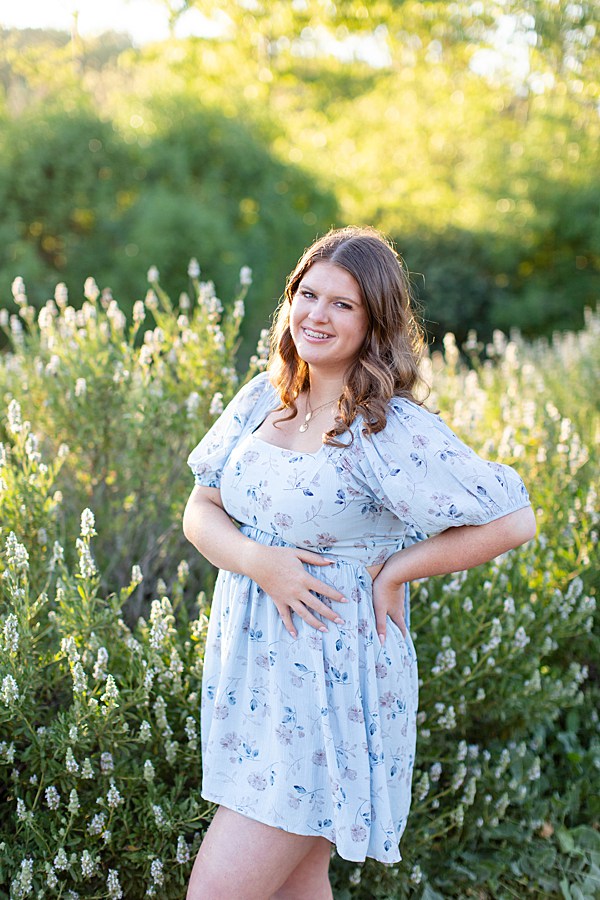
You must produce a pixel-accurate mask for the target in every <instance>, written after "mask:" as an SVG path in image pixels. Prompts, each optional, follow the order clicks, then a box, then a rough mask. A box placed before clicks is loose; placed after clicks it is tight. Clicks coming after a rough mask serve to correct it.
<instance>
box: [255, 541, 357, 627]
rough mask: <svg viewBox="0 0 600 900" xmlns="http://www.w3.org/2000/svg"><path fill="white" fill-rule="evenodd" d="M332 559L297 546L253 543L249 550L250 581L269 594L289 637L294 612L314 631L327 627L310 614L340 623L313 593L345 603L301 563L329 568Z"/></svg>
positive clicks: (342, 597) (336, 614) (339, 619)
mask: <svg viewBox="0 0 600 900" xmlns="http://www.w3.org/2000/svg"><path fill="white" fill-rule="evenodd" d="M332 562H333V560H331V559H327V558H326V557H324V556H322V555H321V554H320V553H313V552H312V551H310V550H301V549H300V548H298V547H276V546H266V545H264V544H259V543H255V544H254V547H253V548H252V549H251V550H250V551H249V558H248V565H247V566H245V568H246V569H247V571H248V574H249V575H250V577H251V578H252V580H253V581H255V582H256V584H258V586H259V587H261V588H262V589H263V591H264V592H265V593H266V594H268V595H269V597H270V598H271V599H272V600H273V603H274V604H275V606H276V607H277V610H278V612H279V615H280V616H281V620H282V622H283V624H284V625H285V627H286V629H287V630H288V631H289V633H290V634H291V636H292V637H293V638H296V637H297V636H298V633H297V631H296V629H295V628H294V624H293V622H292V613H293V612H295V613H296V614H297V615H299V616H300V618H301V619H304V621H305V622H306V623H307V625H311V626H312V627H313V628H316V629H317V630H318V631H327V626H326V625H324V624H323V622H321V621H319V619H317V618H316V616H315V615H313V613H318V614H319V615H321V616H323V618H325V619H330V620H331V621H332V622H336V623H337V624H343V622H344V620H343V619H342V618H341V617H340V616H339V615H338V613H337V612H335V611H334V610H333V609H330V607H329V606H327V605H326V604H325V603H323V601H322V600H319V598H318V597H316V596H315V594H314V593H313V591H314V592H316V593H317V594H322V595H323V596H324V597H329V599H330V600H335V601H337V602H341V603H347V602H348V601H347V599H346V597H344V596H343V594H341V593H340V592H339V591H338V590H336V589H335V588H334V587H331V586H330V585H328V584H325V583H324V582H323V581H320V580H319V579H318V578H316V577H315V576H314V575H311V574H310V572H307V571H306V569H305V567H304V565H303V563H309V564H310V565H313V566H330V565H331V563H332Z"/></svg>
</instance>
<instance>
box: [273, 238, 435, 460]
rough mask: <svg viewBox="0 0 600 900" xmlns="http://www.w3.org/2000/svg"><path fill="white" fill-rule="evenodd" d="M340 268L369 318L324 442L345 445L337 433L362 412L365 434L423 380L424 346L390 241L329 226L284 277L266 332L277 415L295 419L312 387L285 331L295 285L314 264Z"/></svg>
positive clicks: (375, 428) (406, 280) (405, 275)
mask: <svg viewBox="0 0 600 900" xmlns="http://www.w3.org/2000/svg"><path fill="white" fill-rule="evenodd" d="M322 261H326V262H330V263H333V264H335V265H336V266H339V267H340V268H342V269H345V270H346V271H347V272H349V273H350V275H352V277H353V278H354V279H355V281H356V282H357V284H358V286H359V289H360V293H361V297H362V301H363V303H364V305H365V309H366V311H367V316H368V323H369V324H368V331H367V336H366V338H365V341H364V344H363V346H362V348H361V350H360V352H359V354H358V356H357V358H356V360H355V361H354V363H353V364H352V366H351V367H350V369H349V371H348V373H347V377H346V384H345V386H344V390H343V392H342V395H341V397H340V398H339V401H338V415H337V416H336V420H335V423H336V424H335V426H334V428H332V429H331V430H330V431H328V432H327V433H326V435H325V438H324V440H325V443H328V444H332V445H334V446H344V445H345V444H344V442H342V441H340V440H338V438H339V436H340V435H342V434H344V432H346V431H348V430H349V428H350V425H351V424H352V422H354V420H355V418H356V416H357V415H358V414H361V415H362V416H363V419H364V423H365V428H364V430H365V432H366V433H367V434H369V433H376V432H378V431H381V430H382V429H383V428H385V426H386V422H387V416H386V407H387V404H388V402H389V400H390V399H391V398H392V397H406V398H408V399H409V400H412V401H413V402H415V403H419V404H422V401H420V400H417V399H416V398H415V396H414V394H413V391H414V389H415V388H416V387H417V386H418V385H419V384H420V383H421V377H420V375H419V361H420V359H421V357H422V354H423V351H424V348H425V335H424V331H423V329H422V327H421V325H420V324H419V322H418V321H417V318H416V315H415V309H414V300H413V298H412V295H411V288H410V280H409V276H408V272H407V271H406V268H405V266H404V264H403V262H402V260H401V259H400V257H399V256H398V254H397V253H396V251H395V250H394V248H393V246H392V245H391V243H390V242H389V241H388V240H387V239H386V238H385V237H384V236H383V235H382V234H380V233H379V232H378V231H376V230H375V229H374V228H359V227H356V226H349V227H347V228H339V229H332V230H331V231H329V232H328V233H327V234H326V235H324V236H323V237H321V238H319V239H318V240H317V241H315V243H314V244H312V245H311V246H310V247H309V248H308V249H307V250H306V251H305V252H304V254H303V256H302V258H301V259H300V260H299V262H298V264H297V265H296V267H295V269H294V270H293V272H291V274H290V275H289V276H288V278H287V281H286V288H285V293H284V295H283V297H282V299H281V302H280V304H279V306H278V307H277V310H276V312H275V316H274V319H273V325H272V328H271V334H270V341H271V347H270V355H269V363H268V371H269V377H270V380H271V382H272V384H273V386H274V387H275V388H276V390H277V392H278V393H279V397H280V400H281V406H280V407H279V409H281V410H289V415H287V416H283V417H282V418H281V419H279V420H278V421H287V420H288V419H293V418H294V417H295V416H296V415H297V414H298V409H297V406H296V398H297V397H298V395H299V394H300V393H301V392H302V391H305V390H308V389H309V387H310V374H309V367H308V365H307V364H306V363H305V362H304V360H302V359H300V357H299V356H298V353H297V352H296V346H295V344H294V341H293V340H292V335H291V331H290V310H291V306H292V303H293V301H294V296H295V294H296V291H297V290H298V285H299V284H300V282H301V281H302V279H303V278H304V276H305V275H306V273H307V272H308V270H309V269H310V267H311V266H312V265H314V263H316V262H322Z"/></svg>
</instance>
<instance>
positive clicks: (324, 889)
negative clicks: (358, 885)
mask: <svg viewBox="0 0 600 900" xmlns="http://www.w3.org/2000/svg"><path fill="white" fill-rule="evenodd" d="M330 859H331V844H330V843H329V841H324V842H323V843H320V844H317V845H316V847H313V849H312V850H310V851H309V853H307V854H306V856H305V857H304V859H303V860H302V862H300V863H298V865H297V866H296V868H295V869H294V871H293V872H292V874H291V875H290V876H289V878H288V879H287V881H286V882H285V884H282V885H281V887H280V888H279V890H278V891H275V893H274V894H273V895H272V897H271V900H333V894H332V892H331V884H330V883H329V874H328V873H329V860H330Z"/></svg>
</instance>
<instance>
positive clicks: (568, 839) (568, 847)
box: [556, 827, 575, 885]
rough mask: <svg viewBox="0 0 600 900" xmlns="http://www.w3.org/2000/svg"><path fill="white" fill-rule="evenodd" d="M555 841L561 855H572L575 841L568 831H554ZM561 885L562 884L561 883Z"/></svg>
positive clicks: (563, 829)
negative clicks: (561, 852)
mask: <svg viewBox="0 0 600 900" xmlns="http://www.w3.org/2000/svg"><path fill="white" fill-rule="evenodd" d="M556 839H557V841H558V843H559V846H560V849H561V850H562V851H563V853H572V852H573V851H574V849H575V841H574V840H573V836H572V834H571V832H570V831H568V830H567V829H566V828H562V827H561V828H557V829H556ZM561 885H562V882H561Z"/></svg>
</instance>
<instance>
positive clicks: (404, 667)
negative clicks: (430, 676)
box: [188, 373, 529, 863]
mask: <svg viewBox="0 0 600 900" xmlns="http://www.w3.org/2000/svg"><path fill="white" fill-rule="evenodd" d="M278 405H279V402H278V398H277V395H276V392H275V391H274V389H273V387H272V386H271V384H270V383H269V380H268V376H267V374H266V373H262V374H261V375H258V376H256V378H254V379H252V381H250V382H249V383H248V384H247V385H245V386H244V387H243V388H242V389H241V391H240V392H239V393H238V394H237V396H236V397H235V398H234V399H233V400H232V402H231V403H230V404H229V405H228V407H227V408H226V410H225V411H224V413H223V414H222V415H221V416H220V418H219V419H218V420H217V421H216V422H215V424H214V425H213V427H212V428H211V429H210V430H209V432H208V433H207V434H206V435H205V437H204V438H203V439H202V441H200V443H199V444H198V445H197V447H196V448H195V449H194V450H193V451H192V453H191V454H190V456H189V459H188V463H189V465H190V467H191V469H192V471H193V473H194V475H195V480H196V483H197V484H199V485H204V486H207V487H213V488H219V489H220V492H221V499H222V502H223V505H224V508H225V509H226V511H227V512H228V514H229V515H230V516H231V517H232V518H233V519H234V520H236V521H237V522H238V523H239V524H240V527H241V530H242V532H243V533H244V534H245V535H247V536H248V537H249V538H250V539H252V540H255V541H258V542H259V543H263V544H265V545H275V546H294V547H302V548H306V549H310V550H313V551H314V552H317V553H324V554H326V555H327V556H328V558H330V559H333V560H334V563H333V564H332V565H331V566H327V567H319V566H313V565H309V564H306V569H307V571H309V572H310V573H311V574H313V575H315V576H316V577H317V578H319V579H321V580H323V581H325V582H327V583H329V584H331V585H333V586H334V587H336V588H337V589H338V590H339V591H340V592H341V593H342V594H344V596H346V597H347V598H348V599H349V603H347V604H345V605H344V607H343V609H341V611H340V615H342V616H343V618H344V623H343V625H336V624H334V623H332V622H330V621H327V622H326V625H327V629H328V630H327V631H326V632H323V633H321V632H318V631H316V630H315V629H314V628H312V627H311V626H309V625H307V624H306V623H305V622H304V620H302V619H300V618H299V617H297V616H294V621H295V624H296V628H297V631H298V637H297V639H296V640H294V639H293V638H292V637H291V636H290V635H289V633H288V632H287V631H286V629H285V627H284V625H283V623H282V621H281V619H280V617H279V614H278V612H277V609H276V607H275V605H274V603H273V602H272V601H271V599H270V598H269V597H268V596H267V595H266V594H265V593H264V591H262V590H261V588H259V587H258V585H256V584H255V583H254V582H253V581H252V580H251V579H249V578H247V577H246V576H242V575H239V574H236V573H232V572H226V571H220V572H219V575H218V578H217V582H216V586H215V592H214V597H213V601H212V609H211V615H210V621H209V627H208V635H207V644H206V651H205V661H204V673H203V682H202V709H201V726H202V758H203V782H202V796H203V797H204V798H205V799H206V800H209V801H212V802H215V803H220V804H223V805H224V806H227V807H229V808H231V809H234V810H237V811H238V812H240V813H241V814H243V815H246V816H250V817H251V818H253V819H256V820H257V821H260V822H264V823H266V824H268V825H272V826H273V827H277V828H281V829H283V830H285V831H290V832H293V833H296V834H318V835H321V836H323V837H325V838H327V839H328V840H329V841H331V842H332V843H333V844H335V846H336V849H337V852H338V853H339V855H340V856H342V857H343V858H344V859H348V860H353V861H357V862H361V861H363V860H364V859H365V858H366V857H367V856H369V857H373V858H374V859H378V860H380V861H382V862H386V863H394V862H397V861H398V860H400V859H401V858H402V857H401V855H400V851H399V842H400V839H401V837H402V834H403V833H404V830H405V828H406V825H407V819H408V814H409V809H410V803H411V784H412V773H413V768H414V760H415V752H416V741H417V730H416V727H417V711H418V668H417V655H416V650H415V647H414V644H413V641H412V638H411V636H410V603H409V599H408V598H407V601H406V608H405V618H406V624H407V636H406V637H404V636H403V635H402V632H401V631H400V629H399V628H398V626H397V625H396V624H395V623H394V622H392V620H391V619H388V636H387V639H386V643H385V646H383V647H382V646H381V645H380V643H379V640H378V638H377V636H376V631H375V616H374V611H373V603H372V582H371V578H370V576H369V573H368V572H367V570H366V566H369V565H373V564H375V563H383V562H384V561H385V560H386V559H387V558H388V557H389V556H390V555H392V554H393V553H394V552H396V551H397V550H399V549H401V548H402V547H403V546H406V545H407V544H409V543H413V542H414V541H415V540H419V539H422V538H423V537H424V536H426V535H430V534H436V533H438V532H439V531H443V530H445V529H446V528H449V527H452V526H455V525H466V524H483V523H484V522H487V521H491V519H493V518H496V517H499V516H501V515H506V514H507V513H509V512H512V511H513V510H515V509H519V508H520V507H523V506H526V505H528V503H529V499H528V496H527V491H526V489H525V487H524V485H523V482H522V481H521V479H520V478H519V476H518V475H517V473H516V472H515V471H514V470H513V469H512V468H510V467H509V466H504V465H500V464H498V463H492V462H487V461H486V460H483V459H481V458H480V457H479V456H477V455H476V454H475V453H474V451H473V450H471V448H469V447H467V446H466V445H465V444H463V443H462V442H461V441H460V440H459V438H458V437H457V436H456V435H455V434H454V433H453V432H452V431H451V430H450V429H449V428H448V427H447V426H446V425H445V424H444V422H443V421H442V420H441V419H440V418H439V416H435V415H433V414H432V413H429V412H427V411H426V410H424V409H423V408H421V407H419V406H418V405H417V404H415V403H412V402H410V401H408V400H405V399H402V398H394V399H393V400H392V401H391V402H390V404H389V407H388V421H387V426H386V428H385V429H384V430H383V431H382V432H380V433H379V434H376V435H371V436H368V435H364V434H363V432H362V428H361V424H362V423H361V420H360V418H358V419H357V420H356V422H355V423H353V426H352V429H351V434H348V435H347V445H346V446H344V447H340V448H338V447H330V446H327V445H323V447H322V448H321V449H320V450H319V451H318V452H317V453H313V454H310V453H302V452H301V451H293V450H285V449H283V448H281V447H276V446H274V445H272V444H270V443H267V442H266V441H264V440H262V439H261V438H260V437H259V436H258V435H255V434H254V432H255V431H256V429H257V428H258V426H259V425H260V424H261V423H262V422H263V421H264V419H265V418H266V416H267V415H268V413H269V412H270V411H271V410H273V409H275V408H276V407H277V406H278ZM322 599H324V600H325V602H327V603H328V604H329V605H331V601H329V600H327V599H326V598H322Z"/></svg>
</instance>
